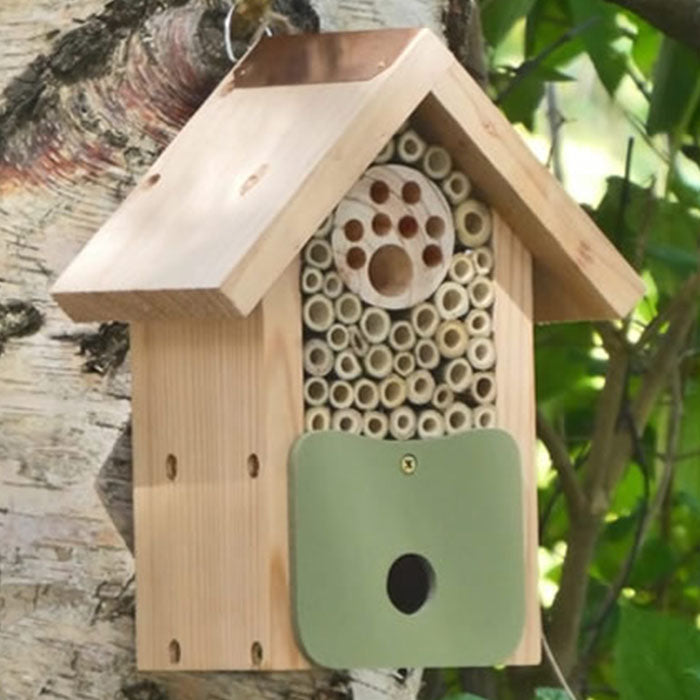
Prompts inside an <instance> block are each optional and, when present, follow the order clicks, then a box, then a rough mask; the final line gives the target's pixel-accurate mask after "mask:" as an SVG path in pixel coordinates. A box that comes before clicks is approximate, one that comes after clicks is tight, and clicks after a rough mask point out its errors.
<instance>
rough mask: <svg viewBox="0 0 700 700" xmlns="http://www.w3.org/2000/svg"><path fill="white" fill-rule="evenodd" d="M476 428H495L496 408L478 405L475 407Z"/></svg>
mask: <svg viewBox="0 0 700 700" xmlns="http://www.w3.org/2000/svg"><path fill="white" fill-rule="evenodd" d="M474 427H475V428H495V427H496V409H495V408H494V407H493V406H477V407H476V408H475V409H474Z"/></svg>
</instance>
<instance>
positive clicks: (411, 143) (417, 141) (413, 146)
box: [396, 129, 426, 164]
mask: <svg viewBox="0 0 700 700" xmlns="http://www.w3.org/2000/svg"><path fill="white" fill-rule="evenodd" d="M425 149H426V143H425V141H423V139H422V138H421V137H420V136H418V134H417V133H416V132H415V131H414V130H413V129H406V131H404V132H403V134H401V136H399V138H398V142H397V144H396V153H397V155H398V156H399V158H400V159H401V160H402V161H403V162H404V163H409V164H410V163H417V162H418V161H419V160H420V159H421V158H422V157H423V154H424V153H425Z"/></svg>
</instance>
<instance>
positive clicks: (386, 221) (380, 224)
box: [372, 214, 391, 236]
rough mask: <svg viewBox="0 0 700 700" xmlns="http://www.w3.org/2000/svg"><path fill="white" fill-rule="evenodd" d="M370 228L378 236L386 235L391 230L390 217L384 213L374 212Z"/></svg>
mask: <svg viewBox="0 0 700 700" xmlns="http://www.w3.org/2000/svg"><path fill="white" fill-rule="evenodd" d="M372 230H373V231H374V232H375V233H376V234H377V235H378V236H386V234H387V233H389V231H391V219H390V218H389V217H388V216H387V215H386V214H375V216H374V218H373V219H372Z"/></svg>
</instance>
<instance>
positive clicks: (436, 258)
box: [423, 245, 442, 267]
mask: <svg viewBox="0 0 700 700" xmlns="http://www.w3.org/2000/svg"><path fill="white" fill-rule="evenodd" d="M423 262H424V263H425V265H426V267H436V266H437V265H439V264H440V263H441V262H442V251H441V250H440V248H439V247H438V246H436V245H429V246H426V247H425V250H424V251H423Z"/></svg>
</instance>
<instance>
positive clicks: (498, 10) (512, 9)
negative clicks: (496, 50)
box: [481, 0, 535, 46]
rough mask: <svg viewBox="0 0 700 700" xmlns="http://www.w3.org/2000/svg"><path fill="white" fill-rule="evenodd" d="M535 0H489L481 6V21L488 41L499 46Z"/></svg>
mask: <svg viewBox="0 0 700 700" xmlns="http://www.w3.org/2000/svg"><path fill="white" fill-rule="evenodd" d="M534 2H535V0H507V1H504V0H489V1H487V2H484V3H483V5H482V8H481V22H482V27H483V30H484V36H485V37H486V41H487V42H488V43H489V44H490V45H491V46H497V45H498V44H500V43H501V40H502V39H503V38H504V37H505V36H506V34H508V32H509V31H510V30H511V29H512V27H513V25H514V24H515V23H516V22H517V21H518V20H519V19H520V18H521V17H524V16H525V15H526V14H527V13H528V12H529V11H530V9H531V8H532V6H533V4H534Z"/></svg>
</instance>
